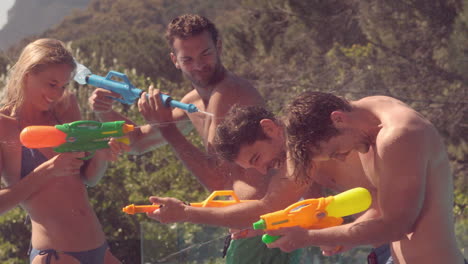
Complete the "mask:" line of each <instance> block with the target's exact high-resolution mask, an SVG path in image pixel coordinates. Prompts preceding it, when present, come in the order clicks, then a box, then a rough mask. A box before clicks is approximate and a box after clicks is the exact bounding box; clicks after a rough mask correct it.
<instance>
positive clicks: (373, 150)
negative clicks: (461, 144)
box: [269, 92, 463, 264]
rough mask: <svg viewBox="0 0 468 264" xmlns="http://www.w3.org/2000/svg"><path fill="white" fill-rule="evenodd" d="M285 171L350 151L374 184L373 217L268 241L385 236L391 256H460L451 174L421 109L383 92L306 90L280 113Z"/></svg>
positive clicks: (405, 259) (358, 240)
mask: <svg viewBox="0 0 468 264" xmlns="http://www.w3.org/2000/svg"><path fill="white" fill-rule="evenodd" d="M285 120H286V131H287V148H288V162H287V163H288V164H287V170H288V173H289V175H291V176H292V177H294V178H295V179H296V180H297V181H299V182H304V181H308V180H313V178H314V174H313V173H310V172H311V171H313V170H314V169H315V164H316V163H317V162H321V161H328V160H332V159H335V160H343V161H344V160H346V159H347V158H348V156H349V154H350V153H352V152H355V151H357V152H358V153H359V159H360V160H361V164H362V166H363V169H364V172H365V176H366V177H367V179H368V180H369V181H370V182H371V183H372V185H373V186H375V188H376V190H377V204H378V207H379V208H380V211H381V213H380V215H379V216H378V217H375V216H373V217H368V218H367V219H365V218H364V219H360V221H356V222H353V223H350V224H346V225H342V226H337V227H332V228H327V229H322V230H304V229H300V228H288V229H282V230H277V231H272V232H269V233H270V234H272V235H284V236H283V237H282V238H281V239H279V240H277V241H276V242H274V243H271V244H270V245H269V247H279V248H281V249H282V250H285V251H290V250H293V249H295V248H301V247H305V246H310V245H325V246H330V247H333V246H336V245H342V246H345V247H354V246H357V245H362V244H374V243H385V242H392V245H391V246H392V255H393V258H394V259H395V262H396V263H401V264H403V263H434V264H439V263H454V264H461V263H463V256H462V254H461V252H460V250H459V249H458V248H457V244H456V240H455V234H454V219H453V212H452V204H453V181H452V174H451V171H450V166H449V161H448V157H447V152H446V150H445V145H444V142H443V140H442V138H441V137H440V135H439V134H438V132H437V130H436V128H435V127H434V126H433V125H432V124H431V123H430V122H429V121H428V120H427V119H425V118H424V117H423V116H421V114H419V113H418V112H416V111H415V110H413V109H411V108H410V107H409V106H407V105H406V104H404V103H402V102H401V101H398V100H396V99H394V98H391V97H386V96H372V97H365V98H363V99H360V100H358V101H349V102H348V101H346V100H343V99H340V98H338V97H336V96H334V95H332V94H327V93H319V92H306V93H303V94H302V95H300V96H298V97H297V98H296V99H295V100H294V101H293V102H292V103H291V104H290V105H289V107H288V108H287V110H286V113H285Z"/></svg>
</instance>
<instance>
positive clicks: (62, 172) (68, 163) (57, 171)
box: [34, 152, 84, 177]
mask: <svg viewBox="0 0 468 264" xmlns="http://www.w3.org/2000/svg"><path fill="white" fill-rule="evenodd" d="M82 157H84V152H70V153H60V154H58V155H56V156H54V157H53V158H51V159H49V160H48V161H46V162H44V163H42V164H41V165H39V166H38V167H37V168H36V169H34V172H45V173H47V174H48V175H50V176H53V177H62V176H70V175H80V168H81V166H82V165H83V161H82V160H80V159H79V158H82Z"/></svg>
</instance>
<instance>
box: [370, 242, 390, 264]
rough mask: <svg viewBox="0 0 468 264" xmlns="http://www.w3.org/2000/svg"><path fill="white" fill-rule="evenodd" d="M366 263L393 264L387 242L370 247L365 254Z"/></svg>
mask: <svg viewBox="0 0 468 264" xmlns="http://www.w3.org/2000/svg"><path fill="white" fill-rule="evenodd" d="M367 263H368V264H393V258H392V251H391V249H390V245H389V244H385V245H382V246H380V247H378V248H374V249H372V252H371V253H370V254H369V256H367Z"/></svg>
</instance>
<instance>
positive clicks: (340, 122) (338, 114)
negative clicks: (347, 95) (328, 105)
mask: <svg viewBox="0 0 468 264" xmlns="http://www.w3.org/2000/svg"><path fill="white" fill-rule="evenodd" d="M330 119H331V120H332V122H333V125H335V127H336V128H342V127H343V126H344V125H345V122H346V121H347V116H346V113H345V112H343V111H339V110H337V111H333V112H331V114H330Z"/></svg>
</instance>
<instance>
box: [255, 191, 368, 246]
mask: <svg viewBox="0 0 468 264" xmlns="http://www.w3.org/2000/svg"><path fill="white" fill-rule="evenodd" d="M371 203H372V197H371V195H370V193H369V191H368V190H367V189H364V188H361V187H358V188H354V189H351V190H348V191H346V192H343V193H340V194H338V195H335V196H328V197H321V198H317V199H307V200H303V201H299V202H297V203H294V204H292V205H290V206H288V207H287V208H286V209H284V210H280V211H276V212H273V213H269V214H264V215H262V216H260V220H258V221H257V222H255V223H253V229H265V230H274V229H279V228H282V227H291V226H300V227H302V228H306V229H321V228H325V227H332V226H337V225H341V224H342V223H343V218H342V217H343V216H348V215H352V214H356V213H359V212H362V211H365V210H367V209H368V208H369V206H370V205H371ZM278 238H280V236H270V235H267V234H265V235H263V237H262V241H263V242H264V243H266V244H268V243H272V242H274V241H276V240H277V239H278Z"/></svg>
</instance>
